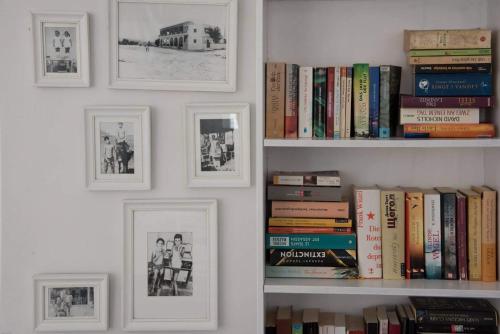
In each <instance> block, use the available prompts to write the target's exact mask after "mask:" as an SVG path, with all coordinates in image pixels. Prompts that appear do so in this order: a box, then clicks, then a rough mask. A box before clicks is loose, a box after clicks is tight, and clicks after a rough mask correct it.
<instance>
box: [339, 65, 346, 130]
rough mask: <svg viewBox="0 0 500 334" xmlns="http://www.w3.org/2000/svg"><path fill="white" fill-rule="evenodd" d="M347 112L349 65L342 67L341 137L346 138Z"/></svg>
mask: <svg viewBox="0 0 500 334" xmlns="http://www.w3.org/2000/svg"><path fill="white" fill-rule="evenodd" d="M346 113H347V67H345V66H342V67H341V68H340V127H339V138H346V129H345V124H346Z"/></svg>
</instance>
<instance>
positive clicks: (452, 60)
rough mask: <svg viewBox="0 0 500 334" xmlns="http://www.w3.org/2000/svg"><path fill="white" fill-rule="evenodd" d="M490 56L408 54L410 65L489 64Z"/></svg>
mask: <svg viewBox="0 0 500 334" xmlns="http://www.w3.org/2000/svg"><path fill="white" fill-rule="evenodd" d="M490 63H491V56H442V57H439V56H438V57H411V56H408V64H410V65H430V64H490Z"/></svg>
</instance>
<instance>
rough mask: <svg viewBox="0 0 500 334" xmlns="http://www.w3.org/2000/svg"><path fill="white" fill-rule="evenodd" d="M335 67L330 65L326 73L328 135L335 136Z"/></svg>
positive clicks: (329, 136)
mask: <svg viewBox="0 0 500 334" xmlns="http://www.w3.org/2000/svg"><path fill="white" fill-rule="evenodd" d="M334 89H335V67H328V69H327V73H326V137H327V138H333V120H334V115H333V114H334V110H333V104H334Z"/></svg>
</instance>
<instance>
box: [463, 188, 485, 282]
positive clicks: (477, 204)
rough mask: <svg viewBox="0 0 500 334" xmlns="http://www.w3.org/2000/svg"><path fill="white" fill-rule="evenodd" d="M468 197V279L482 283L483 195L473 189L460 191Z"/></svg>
mask: <svg viewBox="0 0 500 334" xmlns="http://www.w3.org/2000/svg"><path fill="white" fill-rule="evenodd" d="M459 191H460V192H461V193H462V194H464V195H465V196H467V260H468V263H467V265H468V278H469V280H471V281H480V280H481V279H482V276H481V195H480V194H478V193H477V192H475V191H473V190H471V189H459Z"/></svg>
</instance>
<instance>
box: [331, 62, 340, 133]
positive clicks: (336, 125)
mask: <svg viewBox="0 0 500 334" xmlns="http://www.w3.org/2000/svg"><path fill="white" fill-rule="evenodd" d="M340 87H341V82H340V66H335V87H334V97H333V139H340V121H341V118H340V108H341V104H342V103H341V97H340V96H341V93H340Z"/></svg>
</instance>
